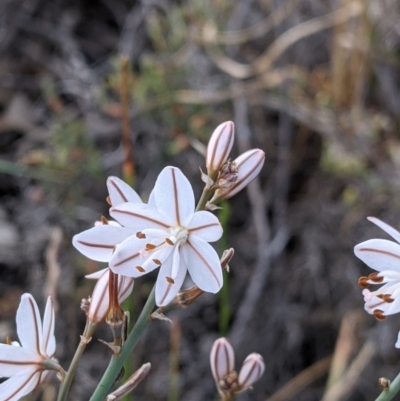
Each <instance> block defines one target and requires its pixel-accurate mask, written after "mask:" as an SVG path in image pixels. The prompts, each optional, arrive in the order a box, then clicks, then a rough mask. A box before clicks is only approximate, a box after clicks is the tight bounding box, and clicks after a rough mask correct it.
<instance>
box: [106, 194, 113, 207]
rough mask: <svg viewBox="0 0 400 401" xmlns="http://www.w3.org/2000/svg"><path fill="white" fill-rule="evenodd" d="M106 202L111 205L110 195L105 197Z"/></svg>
mask: <svg viewBox="0 0 400 401" xmlns="http://www.w3.org/2000/svg"><path fill="white" fill-rule="evenodd" d="M106 202H107V203H108V204H109V205H110V206H112V203H111V199H110V197H109V196H107V198H106Z"/></svg>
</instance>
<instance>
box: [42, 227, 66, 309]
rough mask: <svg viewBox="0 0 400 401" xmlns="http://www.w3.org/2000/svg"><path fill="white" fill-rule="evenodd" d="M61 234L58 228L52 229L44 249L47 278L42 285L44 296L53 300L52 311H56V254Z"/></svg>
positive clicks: (57, 271) (58, 274)
mask: <svg viewBox="0 0 400 401" xmlns="http://www.w3.org/2000/svg"><path fill="white" fill-rule="evenodd" d="M62 238H63V233H62V231H61V228H60V227H54V228H53V231H52V232H51V235H50V241H49V245H48V247H47V249H46V264H47V276H46V282H45V285H44V295H45V296H48V295H50V296H51V297H52V298H53V303H54V309H55V310H56V311H57V310H58V302H57V287H58V281H59V278H60V273H61V268H60V265H59V263H58V252H59V250H60V245H61V241H62Z"/></svg>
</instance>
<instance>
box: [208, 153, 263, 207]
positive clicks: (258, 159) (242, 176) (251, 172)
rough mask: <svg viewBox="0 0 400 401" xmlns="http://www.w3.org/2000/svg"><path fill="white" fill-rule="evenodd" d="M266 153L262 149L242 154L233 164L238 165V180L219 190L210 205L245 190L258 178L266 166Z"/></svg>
mask: <svg viewBox="0 0 400 401" xmlns="http://www.w3.org/2000/svg"><path fill="white" fill-rule="evenodd" d="M264 160H265V153H264V152H263V151H262V150H261V149H252V150H248V151H247V152H245V153H243V154H241V155H240V156H239V157H238V158H237V159H235V160H234V161H233V162H232V163H235V164H236V168H237V174H238V176H237V179H236V182H235V183H233V184H232V185H231V186H230V187H227V188H218V189H217V190H216V191H215V194H214V196H213V198H212V199H211V200H210V203H214V204H215V203H218V202H220V201H221V200H222V199H228V198H231V197H232V196H234V195H236V194H237V193H238V192H240V191H241V190H242V189H243V188H245V187H246V186H247V185H248V184H249V183H250V182H251V181H253V180H254V178H256V177H257V175H258V173H259V172H260V170H261V168H262V166H263V165H264Z"/></svg>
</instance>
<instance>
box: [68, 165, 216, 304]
mask: <svg viewBox="0 0 400 401" xmlns="http://www.w3.org/2000/svg"><path fill="white" fill-rule="evenodd" d="M118 187H119V188H120V190H121V192H123V191H122V189H121V188H122V187H121V185H119V186H118ZM112 190H113V188H112V187H111V188H110V187H109V191H110V199H111V203H113V202H114V199H117V200H116V202H117V205H114V206H113V207H112V208H111V209H110V215H111V216H112V217H113V218H114V219H115V220H117V222H118V223H119V224H120V225H121V226H115V225H109V224H107V225H98V226H96V227H93V228H91V229H89V230H86V231H84V232H82V233H80V234H77V235H75V236H74V238H73V245H74V246H75V247H76V248H77V249H78V250H79V251H80V252H81V253H83V254H84V255H85V256H87V257H88V258H90V259H93V260H97V261H99V262H109V265H110V268H111V269H112V270H113V271H114V272H115V273H117V274H120V275H123V276H127V277H140V276H142V275H144V274H146V273H149V272H151V271H152V270H154V269H156V268H158V267H160V274H159V276H158V279H157V284H156V303H157V305H158V306H164V305H166V304H168V303H169V302H170V301H171V300H172V299H173V298H174V296H175V295H176V294H177V292H178V291H179V290H180V288H181V286H182V283H183V280H184V278H185V276H186V272H187V271H189V273H190V275H191V277H192V279H193V281H194V283H195V284H196V285H197V286H198V287H199V288H200V289H202V290H203V291H206V292H213V293H215V292H218V291H219V290H220V288H221V286H222V270H221V265H220V261H219V258H218V255H217V253H216V252H215V250H214V249H213V247H212V246H211V245H209V244H208V242H213V241H217V240H218V239H219V238H220V237H221V235H222V227H221V225H220V223H219V221H218V219H217V217H215V216H214V215H213V214H212V213H210V212H207V211H198V212H196V211H195V205H194V194H193V189H192V187H191V185H190V183H189V181H188V180H187V178H186V177H185V176H184V175H183V174H182V172H181V171H180V170H179V169H177V168H175V167H166V168H165V169H164V170H163V171H162V172H161V173H160V175H159V176H158V178H157V182H156V184H155V187H154V189H153V191H152V193H151V194H150V198H149V204H144V203H142V202H141V201H140V202H139V201H137V202H132V201H130V202H125V203H118V202H119V201H120V200H121V199H122V196H120V197H119V198H118V197H117V194H119V193H120V191H116V193H114V195H113V196H111V191H112ZM125 191H126V189H125ZM125 193H126V192H125ZM125 198H126V199H128V197H127V196H125Z"/></svg>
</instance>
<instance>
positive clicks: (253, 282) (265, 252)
mask: <svg viewBox="0 0 400 401" xmlns="http://www.w3.org/2000/svg"><path fill="white" fill-rule="evenodd" d="M234 108H235V121H236V126H237V131H238V142H239V150H240V152H244V151H246V150H248V149H249V148H250V139H249V138H250V130H249V124H248V120H247V103H246V101H245V100H244V99H243V98H242V99H238V100H237V101H235V102H234ZM247 191H248V194H249V200H250V204H251V210H252V216H253V221H254V222H255V226H256V233H257V244H258V246H257V261H256V264H255V267H254V271H253V274H252V277H251V279H250V282H249V284H248V285H247V290H246V293H245V295H244V298H243V301H242V302H241V303H240V306H239V309H238V311H237V313H236V318H235V321H234V323H233V325H232V328H231V332H230V335H229V337H230V339H231V341H232V344H233V345H234V346H239V345H240V343H241V341H242V339H243V336H244V334H245V330H246V328H247V327H248V325H249V322H250V321H251V319H252V316H253V313H254V312H255V309H256V304H257V302H258V300H259V298H260V296H261V293H262V290H263V288H264V285H265V282H266V280H267V276H268V274H269V270H270V266H271V262H272V259H273V258H274V257H276V256H277V255H279V254H280V253H281V252H282V250H283V249H284V247H285V245H286V243H287V240H288V231H287V227H282V228H281V229H280V231H278V233H277V234H276V236H275V237H274V238H273V239H272V241H270V239H271V234H270V228H269V223H268V221H267V220H266V218H265V208H266V205H265V201H264V197H263V194H262V191H261V188H260V184H259V181H258V179H256V180H254V181H253V182H252V183H251V184H250V185H249V186H248V187H247ZM267 244H268V245H267Z"/></svg>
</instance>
